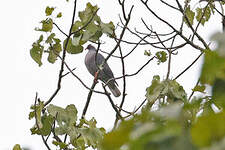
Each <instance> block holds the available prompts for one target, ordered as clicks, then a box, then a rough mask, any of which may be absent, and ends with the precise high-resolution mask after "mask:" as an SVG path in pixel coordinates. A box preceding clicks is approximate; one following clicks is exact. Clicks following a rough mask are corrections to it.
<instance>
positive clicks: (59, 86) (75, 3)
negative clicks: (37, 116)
mask: <svg viewBox="0 0 225 150" xmlns="http://www.w3.org/2000/svg"><path fill="white" fill-rule="evenodd" d="M76 5H77V0H75V1H74V8H73V17H72V23H71V26H70V30H69V34H68V35H69V36H68V37H67V38H66V43H65V46H64V48H63V54H62V61H61V67H60V71H59V77H58V83H57V89H56V90H55V92H54V93H53V95H52V96H51V97H50V98H49V100H48V101H46V102H45V104H44V106H47V105H48V104H49V103H51V101H52V100H53V98H54V97H55V96H56V95H57V93H58V92H59V90H60V89H61V81H62V73H63V71H64V61H65V58H66V49H67V46H68V43H69V39H70V36H71V33H72V28H73V23H74V19H75V14H76Z"/></svg>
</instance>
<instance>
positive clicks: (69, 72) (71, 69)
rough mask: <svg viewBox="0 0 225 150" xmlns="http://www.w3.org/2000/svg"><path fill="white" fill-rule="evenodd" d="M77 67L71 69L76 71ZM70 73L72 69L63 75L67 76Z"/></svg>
mask: <svg viewBox="0 0 225 150" xmlns="http://www.w3.org/2000/svg"><path fill="white" fill-rule="evenodd" d="M75 69H76V68H73V69H71V71H74V70H75ZM68 74H70V71H68V72H67V73H65V74H64V75H62V77H65V76H67V75H68Z"/></svg>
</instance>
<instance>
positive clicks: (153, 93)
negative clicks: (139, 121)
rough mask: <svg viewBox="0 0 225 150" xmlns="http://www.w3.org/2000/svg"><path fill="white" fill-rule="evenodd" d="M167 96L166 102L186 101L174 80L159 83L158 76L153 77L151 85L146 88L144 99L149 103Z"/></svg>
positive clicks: (180, 87)
mask: <svg viewBox="0 0 225 150" xmlns="http://www.w3.org/2000/svg"><path fill="white" fill-rule="evenodd" d="M165 96H167V101H168V102H170V101H176V100H182V101H186V99H187V95H186V93H185V91H184V89H183V87H182V86H181V85H180V84H179V83H177V82H176V81H175V80H164V81H161V82H160V78H159V76H154V77H153V80H152V85H151V86H150V87H148V88H147V93H146V97H147V99H148V100H149V101H150V102H154V101H155V100H156V99H159V98H163V97H165Z"/></svg>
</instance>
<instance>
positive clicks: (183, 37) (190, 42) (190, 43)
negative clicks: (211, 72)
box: [140, 0, 205, 51]
mask: <svg viewBox="0 0 225 150" xmlns="http://www.w3.org/2000/svg"><path fill="white" fill-rule="evenodd" d="M140 1H141V2H142V3H143V4H144V5H145V7H146V8H147V9H148V10H149V12H151V13H152V14H153V15H154V16H155V17H156V18H157V19H158V20H160V21H161V22H163V23H165V24H166V25H167V26H169V27H170V28H171V29H172V30H173V31H175V32H176V33H177V34H178V35H179V36H180V37H181V38H182V39H183V40H185V41H186V42H187V43H188V44H189V45H191V46H192V47H194V48H196V49H198V50H200V51H204V50H205V48H201V47H200V46H198V45H196V44H194V43H193V42H192V41H190V40H189V39H188V38H186V37H185V36H184V35H183V34H182V33H181V32H180V31H178V30H177V29H175V28H174V27H173V26H172V25H171V24H170V23H168V22H167V21H166V20H164V19H162V18H161V17H159V16H158V15H157V14H156V13H155V12H154V11H153V10H152V9H151V8H150V7H149V6H148V5H147V4H146V3H145V2H144V1H143V0H140Z"/></svg>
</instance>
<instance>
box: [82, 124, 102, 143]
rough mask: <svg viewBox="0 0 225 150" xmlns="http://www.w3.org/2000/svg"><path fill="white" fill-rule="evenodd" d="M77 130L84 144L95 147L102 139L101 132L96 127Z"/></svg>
mask: <svg viewBox="0 0 225 150" xmlns="http://www.w3.org/2000/svg"><path fill="white" fill-rule="evenodd" d="M78 132H79V133H81V136H82V138H83V139H84V142H85V144H87V145H91V146H93V147H97V145H98V144H99V141H100V140H101V139H103V133H102V131H101V130H100V129H98V128H79V129H78Z"/></svg>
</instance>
